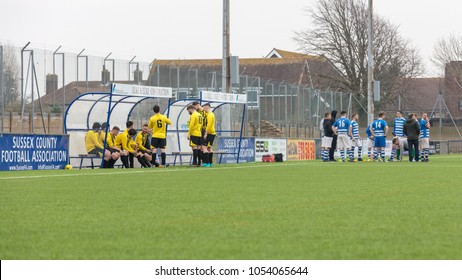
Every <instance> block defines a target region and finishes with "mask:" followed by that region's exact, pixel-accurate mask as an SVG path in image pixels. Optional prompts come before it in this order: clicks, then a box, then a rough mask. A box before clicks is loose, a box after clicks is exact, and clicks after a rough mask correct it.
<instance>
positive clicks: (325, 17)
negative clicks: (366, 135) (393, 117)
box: [294, 0, 423, 105]
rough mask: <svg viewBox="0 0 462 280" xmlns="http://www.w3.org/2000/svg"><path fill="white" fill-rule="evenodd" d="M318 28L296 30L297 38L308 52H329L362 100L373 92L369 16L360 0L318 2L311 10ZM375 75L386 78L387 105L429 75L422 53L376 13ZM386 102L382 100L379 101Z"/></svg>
mask: <svg viewBox="0 0 462 280" xmlns="http://www.w3.org/2000/svg"><path fill="white" fill-rule="evenodd" d="M306 11H307V12H308V14H309V15H310V16H311V18H312V21H313V25H312V26H313V27H312V28H309V29H306V30H303V31H300V32H296V34H295V37H294V39H295V40H296V41H297V42H298V44H299V46H300V49H302V50H304V51H305V52H307V53H310V54H315V55H320V56H324V57H325V58H326V59H328V60H329V61H330V62H331V64H332V65H333V66H334V67H336V68H337V69H338V71H339V72H340V74H341V75H342V76H343V81H339V82H341V83H342V84H343V86H344V88H345V89H346V90H349V91H352V92H353V93H354V94H356V95H357V96H358V98H359V99H360V100H361V99H362V100H363V101H364V100H365V99H366V96H367V94H366V92H367V22H368V20H367V17H368V11H367V7H366V4H365V2H363V1H360V0H318V1H317V3H316V5H315V7H314V8H313V9H307V10H306ZM373 36H374V41H373V45H374V57H375V65H374V76H375V79H376V80H380V81H381V93H382V95H381V97H382V101H381V103H382V104H384V103H386V102H388V101H389V100H390V99H391V98H392V97H395V96H396V95H397V94H399V93H403V89H404V88H405V83H406V81H407V80H408V79H407V78H412V77H416V76H418V75H421V74H422V73H423V69H422V63H421V58H420V56H419V53H418V51H417V50H416V49H415V48H414V47H413V46H412V45H411V44H410V42H409V41H407V40H405V39H403V38H402V37H401V35H400V34H399V31H398V27H397V26H395V25H393V24H391V23H390V22H389V21H388V20H386V19H384V18H382V17H380V16H377V15H375V17H374V22H373ZM377 105H380V104H377Z"/></svg>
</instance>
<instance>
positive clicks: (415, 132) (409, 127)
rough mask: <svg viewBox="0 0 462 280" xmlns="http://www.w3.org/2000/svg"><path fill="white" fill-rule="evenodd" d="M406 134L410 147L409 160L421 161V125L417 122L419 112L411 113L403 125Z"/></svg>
mask: <svg viewBox="0 0 462 280" xmlns="http://www.w3.org/2000/svg"><path fill="white" fill-rule="evenodd" d="M403 132H404V135H406V136H407V146H408V148H409V161H410V162H413V161H419V134H420V125H419V123H418V122H417V114H413V113H411V114H409V116H408V119H407V120H406V123H405V124H404V127H403ZM412 149H414V157H412Z"/></svg>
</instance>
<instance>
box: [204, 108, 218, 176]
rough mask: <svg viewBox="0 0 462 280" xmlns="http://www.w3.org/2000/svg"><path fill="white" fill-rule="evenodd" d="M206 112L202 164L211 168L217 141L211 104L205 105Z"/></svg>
mask: <svg viewBox="0 0 462 280" xmlns="http://www.w3.org/2000/svg"><path fill="white" fill-rule="evenodd" d="M204 110H205V114H206V119H205V120H206V121H205V123H206V127H205V133H204V136H203V138H204V145H203V146H202V161H203V162H204V164H202V166H203V167H211V166H212V161H213V151H212V146H213V141H214V140H215V136H216V134H217V133H216V131H215V114H214V113H213V112H212V108H211V106H210V103H206V104H204Z"/></svg>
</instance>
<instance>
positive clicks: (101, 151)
mask: <svg viewBox="0 0 462 280" xmlns="http://www.w3.org/2000/svg"><path fill="white" fill-rule="evenodd" d="M88 154H89V155H99V156H100V155H102V154H103V149H100V148H94V149H93V150H91V151H89V152H88Z"/></svg>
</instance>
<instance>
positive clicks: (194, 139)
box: [189, 136, 204, 147]
mask: <svg viewBox="0 0 462 280" xmlns="http://www.w3.org/2000/svg"><path fill="white" fill-rule="evenodd" d="M201 139H204V138H202V137H200V136H190V137H189V146H191V147H197V146H200V145H202V144H201V143H202V142H203V141H202V140H201Z"/></svg>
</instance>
